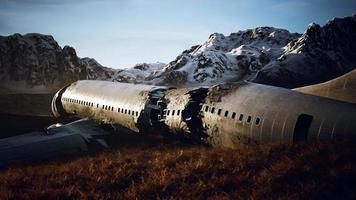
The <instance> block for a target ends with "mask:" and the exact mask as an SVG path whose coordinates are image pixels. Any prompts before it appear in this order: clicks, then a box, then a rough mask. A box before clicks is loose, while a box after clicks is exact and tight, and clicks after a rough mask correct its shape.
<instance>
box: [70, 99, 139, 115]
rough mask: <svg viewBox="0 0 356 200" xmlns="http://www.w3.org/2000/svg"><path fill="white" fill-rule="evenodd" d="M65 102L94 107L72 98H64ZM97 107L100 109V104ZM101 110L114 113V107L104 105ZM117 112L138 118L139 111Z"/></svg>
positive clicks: (86, 102) (91, 103)
mask: <svg viewBox="0 0 356 200" xmlns="http://www.w3.org/2000/svg"><path fill="white" fill-rule="evenodd" d="M63 100H64V101H66V102H70V103H77V104H80V105H84V106H90V107H94V103H93V102H88V101H82V100H78V99H71V98H63ZM96 107H97V108H99V104H96ZM101 108H102V109H104V110H108V111H114V106H108V105H102V107H101ZM117 112H119V113H123V114H127V115H132V116H135V115H136V117H138V111H134V110H129V109H124V108H118V109H117Z"/></svg>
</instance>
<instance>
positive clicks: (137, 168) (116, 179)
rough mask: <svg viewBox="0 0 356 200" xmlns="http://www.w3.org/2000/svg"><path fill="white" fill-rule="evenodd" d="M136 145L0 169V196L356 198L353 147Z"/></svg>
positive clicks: (355, 152) (140, 142) (320, 144)
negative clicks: (223, 147) (234, 147)
mask: <svg viewBox="0 0 356 200" xmlns="http://www.w3.org/2000/svg"><path fill="white" fill-rule="evenodd" d="M125 144H126V145H125ZM136 144H137V145H133V146H132V145H130V144H129V143H127V141H125V140H122V143H121V144H120V145H119V146H120V147H116V148H113V149H110V150H106V151H104V152H100V153H94V154H91V155H86V156H78V157H75V158H71V159H69V158H67V159H61V160H56V161H52V162H45V163H42V164H35V165H27V166H17V167H13V168H10V169H6V170H2V171H0V178H1V180H0V199H310V198H311V199H352V198H355V197H356V190H355V188H356V180H355V178H356V176H355V175H356V168H355V163H356V162H355V161H356V147H355V145H354V143H351V142H310V143H303V144H298V145H286V144H270V145H251V146H241V147H239V148H237V149H235V150H231V149H219V148H209V147H204V146H199V145H195V146H192V145H190V146H189V145H188V146H187V145H181V144H176V143H173V142H169V141H162V143H160V144H159V143H155V144H153V143H151V142H150V141H147V140H146V139H142V140H138V142H137V143H136ZM152 144H153V145H152ZM163 144H164V145H163Z"/></svg>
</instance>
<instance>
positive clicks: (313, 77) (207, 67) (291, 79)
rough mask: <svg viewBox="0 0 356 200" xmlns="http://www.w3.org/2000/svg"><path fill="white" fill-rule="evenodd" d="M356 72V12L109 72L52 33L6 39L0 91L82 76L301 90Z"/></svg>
mask: <svg viewBox="0 0 356 200" xmlns="http://www.w3.org/2000/svg"><path fill="white" fill-rule="evenodd" d="M355 68H356V15H352V16H350V17H345V18H335V19H333V20H330V21H329V22H327V23H326V25H325V26H323V27H320V26H319V25H317V24H311V25H310V26H309V27H308V28H307V30H306V31H305V32H304V33H303V34H298V33H290V32H288V31H287V30H284V29H277V28H273V27H258V28H254V29H248V30H245V31H238V32H236V33H231V34H230V35H229V36H224V35H222V34H219V33H214V34H212V35H210V37H209V39H208V40H207V41H206V42H205V43H203V44H201V45H196V46H193V47H191V48H190V49H188V50H185V51H183V52H182V54H180V55H178V57H177V58H176V59H175V60H173V61H172V62H170V63H169V64H164V63H159V62H157V63H143V64H138V65H136V66H134V67H133V68H127V69H111V68H108V67H104V66H102V65H100V64H99V63H98V62H97V61H96V60H94V59H92V58H79V57H78V56H77V55H76V52H75V49H74V48H72V47H69V46H65V47H63V48H61V47H60V46H59V45H58V44H57V42H56V41H55V40H54V39H53V37H52V36H49V35H42V34H36V33H32V34H26V35H20V34H14V35H10V36H0V92H2V93H49V92H54V91H56V90H58V89H59V88H61V87H63V86H64V85H66V84H68V83H71V82H73V81H76V80H79V79H94V80H96V79H99V80H108V81H118V82H130V83H145V84H157V85H171V86H178V87H179V86H199V85H213V84H217V83H221V82H227V81H241V80H249V81H253V82H257V83H263V84H269V85H275V86H280V87H286V88H295V87H301V86H306V85H311V84H315V83H320V82H325V81H327V80H330V79H333V78H335V77H338V76H340V75H342V74H345V73H347V72H349V71H351V70H353V69H355Z"/></svg>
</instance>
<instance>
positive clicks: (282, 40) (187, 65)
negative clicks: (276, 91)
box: [152, 27, 300, 85]
mask: <svg viewBox="0 0 356 200" xmlns="http://www.w3.org/2000/svg"><path fill="white" fill-rule="evenodd" d="M298 36H300V35H299V34H297V33H293V34H292V33H289V32H288V31H287V30H284V29H277V28H272V27H259V28H255V29H248V30H246V31H239V32H237V33H232V34H230V35H229V36H224V35H223V34H219V33H214V34H212V35H210V37H209V39H208V41H206V42H205V43H204V44H202V45H197V46H193V47H191V48H190V49H189V50H186V51H184V52H183V53H182V54H181V55H179V56H178V57H177V58H176V59H175V60H174V61H172V62H170V63H169V65H168V66H166V67H165V68H164V70H163V71H162V72H161V73H159V74H157V75H156V77H155V78H154V79H153V80H152V82H154V83H156V84H168V85H169V84H176V83H177V82H178V83H179V84H182V85H211V84H216V83H220V82H224V81H235V80H241V79H248V78H250V77H251V76H253V75H254V74H255V73H256V72H257V71H258V70H260V69H262V68H263V66H265V65H266V64H267V63H269V62H270V61H271V60H274V59H277V58H278V57H279V56H280V55H281V54H282V53H283V51H284V49H283V48H284V46H286V45H287V44H288V43H289V42H290V41H292V40H294V39H296V38H298Z"/></svg>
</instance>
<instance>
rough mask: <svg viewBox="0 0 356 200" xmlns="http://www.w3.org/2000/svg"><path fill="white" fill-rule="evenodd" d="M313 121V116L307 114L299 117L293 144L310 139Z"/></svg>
mask: <svg viewBox="0 0 356 200" xmlns="http://www.w3.org/2000/svg"><path fill="white" fill-rule="evenodd" d="M312 121H313V116H311V115H307V114H301V115H299V117H298V119H297V123H296V124H295V127H294V134H293V142H299V141H305V140H307V138H308V131H309V128H310V125H311V123H312Z"/></svg>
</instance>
